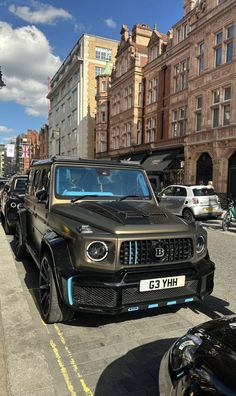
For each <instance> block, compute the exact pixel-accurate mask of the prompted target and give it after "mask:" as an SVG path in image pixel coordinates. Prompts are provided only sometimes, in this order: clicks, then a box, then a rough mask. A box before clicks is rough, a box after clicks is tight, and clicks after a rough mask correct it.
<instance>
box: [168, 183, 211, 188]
mask: <svg viewBox="0 0 236 396" xmlns="http://www.w3.org/2000/svg"><path fill="white" fill-rule="evenodd" d="M168 187H185V188H186V187H187V188H213V186H206V185H205V184H196V185H188V184H170V185H169V186H166V187H165V188H168Z"/></svg>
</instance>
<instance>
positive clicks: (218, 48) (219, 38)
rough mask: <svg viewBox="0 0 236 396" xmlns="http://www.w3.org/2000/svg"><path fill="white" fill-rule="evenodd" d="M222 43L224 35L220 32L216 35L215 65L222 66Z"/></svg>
mask: <svg viewBox="0 0 236 396" xmlns="http://www.w3.org/2000/svg"><path fill="white" fill-rule="evenodd" d="M222 43H223V33H222V32H218V33H216V35H215V45H216V46H215V65H216V67H217V66H220V65H221V64H222Z"/></svg>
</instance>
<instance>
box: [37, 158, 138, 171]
mask: <svg viewBox="0 0 236 396" xmlns="http://www.w3.org/2000/svg"><path fill="white" fill-rule="evenodd" d="M53 163H55V164H65V163H67V164H68V163H69V164H78V165H90V164H91V165H98V166H119V167H120V166H122V167H123V166H124V167H127V168H130V167H131V168H139V169H143V167H142V166H141V165H140V164H138V163H137V162H132V161H123V160H122V161H110V160H100V159H99V160H98V159H90V160H89V159H82V158H76V157H73V158H72V157H64V156H54V157H51V158H48V159H43V160H33V162H32V163H31V167H35V166H41V165H47V164H48V165H51V164H53Z"/></svg>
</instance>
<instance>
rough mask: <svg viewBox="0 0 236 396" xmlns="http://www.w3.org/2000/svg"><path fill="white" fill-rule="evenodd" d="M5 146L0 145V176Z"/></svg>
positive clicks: (2, 170)
mask: <svg viewBox="0 0 236 396" xmlns="http://www.w3.org/2000/svg"><path fill="white" fill-rule="evenodd" d="M4 165H5V145H4V144H0V176H4Z"/></svg>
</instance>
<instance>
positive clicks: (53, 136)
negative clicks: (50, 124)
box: [51, 128, 61, 155]
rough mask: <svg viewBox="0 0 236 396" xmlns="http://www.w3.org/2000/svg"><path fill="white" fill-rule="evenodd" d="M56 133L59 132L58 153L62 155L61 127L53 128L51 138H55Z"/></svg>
mask: <svg viewBox="0 0 236 396" xmlns="http://www.w3.org/2000/svg"><path fill="white" fill-rule="evenodd" d="M55 133H58V155H61V130H60V128H57V129H52V134H51V138H52V139H55Z"/></svg>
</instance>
